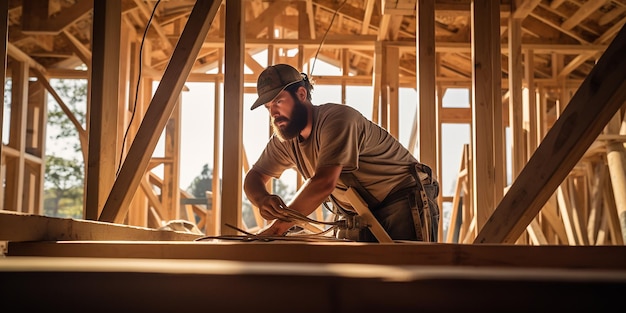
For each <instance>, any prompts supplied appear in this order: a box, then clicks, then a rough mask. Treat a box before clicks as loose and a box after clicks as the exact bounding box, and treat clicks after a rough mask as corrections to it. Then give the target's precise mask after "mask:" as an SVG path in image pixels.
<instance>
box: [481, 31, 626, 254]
mask: <svg viewBox="0 0 626 313" xmlns="http://www.w3.org/2000/svg"><path fill="white" fill-rule="evenodd" d="M624 55H626V28H622V30H621V31H620V33H619V34H618V35H617V36H616V37H615V39H614V40H613V42H612V43H611V45H609V48H607V50H606V51H605V52H604V54H603V55H602V57H601V58H600V60H598V63H597V64H596V65H595V66H594V68H593V69H592V71H591V73H590V74H589V75H588V76H587V78H586V79H585V81H584V82H583V84H582V85H581V86H580V88H579V89H578V91H577V92H576V94H575V95H574V97H573V98H572V100H571V101H570V103H569V104H568V106H567V107H566V108H565V110H564V111H563V114H562V115H561V117H560V118H559V119H558V120H557V121H556V123H555V124H554V125H553V126H552V128H551V129H550V131H549V132H548V134H547V135H546V136H545V138H544V140H543V141H542V143H541V145H539V147H538V148H537V150H536V151H535V153H534V154H533V156H532V158H531V159H530V160H529V161H528V164H527V165H526V167H525V168H524V170H522V172H521V173H520V176H519V177H518V180H517V181H516V182H514V183H513V185H512V186H511V189H510V190H509V192H507V194H506V195H505V197H504V198H503V199H502V201H501V202H500V203H499V205H498V207H497V208H496V211H495V212H494V214H493V215H492V216H491V218H490V219H489V221H488V222H487V224H486V225H485V228H484V229H483V230H482V231H481V233H480V234H479V236H478V237H477V238H476V240H475V243H487V242H511V241H515V240H516V239H517V238H518V237H519V235H520V234H521V232H522V231H523V230H524V229H525V228H526V226H528V224H529V223H530V221H531V220H532V219H533V218H534V217H535V216H536V215H537V213H538V212H539V210H540V209H541V207H542V206H543V205H544V204H545V202H546V200H547V199H548V198H549V197H550V195H551V194H552V193H553V192H554V191H555V190H556V188H557V187H558V185H559V184H560V183H561V182H562V181H563V179H564V178H565V177H566V176H567V175H568V173H569V172H570V171H571V169H572V168H573V167H574V165H575V164H576V163H577V162H578V161H579V160H580V158H581V157H582V156H583V154H584V153H585V151H586V150H587V148H589V146H590V145H591V143H592V142H593V141H594V140H595V138H597V136H598V135H599V134H600V132H601V131H602V128H603V127H604V126H605V125H606V124H607V123H608V121H609V120H610V119H611V118H612V117H613V116H614V115H615V113H616V112H617V111H618V110H619V109H620V108H621V106H622V105H623V103H624V101H625V100H626V60H625V59H624V58H623V56H624ZM589 103H594V104H595V105H593V106H590V105H588V104H589ZM487 225H488V226H487Z"/></svg>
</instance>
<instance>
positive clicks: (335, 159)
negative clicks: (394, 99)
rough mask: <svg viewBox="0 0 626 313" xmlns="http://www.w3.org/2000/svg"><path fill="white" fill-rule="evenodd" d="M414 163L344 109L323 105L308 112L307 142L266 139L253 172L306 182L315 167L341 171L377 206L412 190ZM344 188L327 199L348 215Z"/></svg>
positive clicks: (389, 139)
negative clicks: (290, 172) (291, 172)
mask: <svg viewBox="0 0 626 313" xmlns="http://www.w3.org/2000/svg"><path fill="white" fill-rule="evenodd" d="M414 163H417V160H416V159H415V157H413V156H412V155H411V153H410V152H409V151H408V150H407V149H406V148H405V147H404V146H402V145H401V144H400V142H398V141H397V140H396V139H395V138H394V137H393V136H391V134H389V133H388V132H387V131H386V130H385V129H383V128H381V127H380V126H378V125H376V124H374V123H372V122H371V121H370V120H368V119H366V118H365V117H364V116H363V115H362V114H361V113H360V112H359V111H357V110H355V109H354V108H352V107H350V106H346V105H341V104H333V103H328V104H323V105H314V106H313V127H312V130H311V135H310V136H309V138H307V140H304V141H302V142H300V141H299V140H298V138H294V139H292V140H287V141H282V140H280V139H279V138H278V136H276V135H273V136H271V137H270V139H269V142H268V143H267V146H266V147H265V150H264V151H263V153H262V154H261V156H260V157H259V159H258V160H257V162H256V163H255V164H254V165H253V168H254V169H255V170H257V171H259V172H261V173H263V174H266V175H269V176H272V177H275V178H279V177H280V176H281V175H282V173H283V171H285V170H286V169H290V168H293V169H295V170H297V171H298V172H299V173H300V174H301V175H302V176H303V177H304V178H306V179H309V178H311V177H312V176H313V175H314V174H315V169H316V168H318V167H323V166H328V165H341V166H343V170H342V172H352V173H353V174H354V176H355V177H356V178H357V180H358V181H359V182H360V183H361V185H363V187H365V188H366V189H367V190H368V191H369V192H370V193H371V194H372V195H373V196H374V197H376V199H377V200H378V201H382V200H383V199H384V198H385V197H386V196H387V195H388V194H390V193H391V192H392V191H395V190H399V189H402V188H405V187H409V186H411V185H412V184H413V182H414V181H415V180H414V178H413V176H412V175H411V171H410V170H409V166H410V165H411V164H414ZM347 187H349V186H346V184H345V183H344V182H343V181H341V178H340V179H339V182H338V183H337V187H336V188H335V190H334V191H333V196H334V197H335V198H336V199H337V200H338V201H339V202H340V203H341V204H342V206H343V207H344V208H348V209H351V207H350V205H349V202H348V200H347V199H346V198H345V197H344V193H345V191H346V190H347Z"/></svg>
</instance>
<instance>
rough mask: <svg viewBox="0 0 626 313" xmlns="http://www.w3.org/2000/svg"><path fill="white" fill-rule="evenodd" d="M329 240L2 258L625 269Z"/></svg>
mask: <svg viewBox="0 0 626 313" xmlns="http://www.w3.org/2000/svg"><path fill="white" fill-rule="evenodd" d="M229 238H232V237H229ZM292 238H293V237H292ZM331 239H332V238H328V240H313V239H311V240H307V239H306V238H305V239H304V240H302V239H300V240H298V238H293V239H291V240H290V238H289V237H281V238H280V239H276V240H274V241H270V242H263V241H257V242H250V241H237V240H232V239H231V240H228V239H225V240H221V241H220V240H219V239H215V238H213V239H211V240H207V241H194V242H182V241H177V242H138V241H132V242H130V241H126V242H121V241H63V242H9V247H8V256H49V257H88V258H129V257H132V258H162V259H204V260H209V259H211V260H228V261H245V262H290V263H359V264H380V265H422V266H424V265H435V266H498V267H542V268H569V269H576V268H578V269H583V268H586V269H621V270H624V269H626V246H522V245H471V244H465V245H462V244H424V243H415V242H398V243H392V244H378V243H376V244H363V243H356V242H354V243H353V242H344V241H333V240H331Z"/></svg>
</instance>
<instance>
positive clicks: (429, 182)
mask: <svg viewBox="0 0 626 313" xmlns="http://www.w3.org/2000/svg"><path fill="white" fill-rule="evenodd" d="M312 89H313V86H312V85H311V83H310V81H309V79H308V78H307V76H306V74H304V73H300V72H299V71H298V70H296V69H295V68H293V67H292V66H290V65H287V64H276V65H273V66H269V67H267V68H266V69H265V70H264V71H263V72H262V73H261V75H259V77H258V80H257V93H258V96H259V98H258V99H257V100H256V101H255V102H254V104H253V105H252V107H251V108H250V109H251V110H254V109H255V108H257V107H259V106H262V105H263V106H265V108H266V109H267V110H268V111H269V113H270V117H271V124H272V127H273V129H274V135H273V136H271V138H270V139H269V142H268V143H267V145H266V147H265V150H264V151H263V153H262V154H261V156H260V157H259V159H258V160H257V162H256V163H255V164H254V165H253V167H252V168H251V169H250V171H249V172H248V173H247V174H246V177H245V180H244V191H245V193H246V196H247V197H248V199H249V200H250V201H251V202H252V203H253V204H254V205H255V206H256V207H258V208H259V211H260V214H261V216H262V217H263V218H265V219H266V220H269V221H273V222H272V224H271V225H270V226H269V227H267V228H266V229H264V230H263V231H262V232H261V233H260V234H259V235H267V236H277V235H284V234H286V233H287V232H288V230H289V229H290V228H291V227H292V226H293V225H294V221H293V220H291V219H290V218H289V214H288V213H289V212H288V211H287V210H286V209H285V208H289V209H291V210H296V211H298V212H299V213H302V214H303V215H305V216H308V215H309V214H310V213H312V212H313V211H315V209H317V208H318V207H319V206H320V205H321V204H322V203H323V202H325V201H327V200H328V199H329V197H330V199H331V200H332V202H333V205H334V206H335V207H337V210H336V211H337V213H339V214H340V215H342V216H343V217H344V218H345V217H346V216H349V215H354V214H356V213H355V210H354V209H353V208H352V206H351V204H350V202H349V201H348V200H347V199H346V198H345V191H346V190H347V189H348V188H350V187H351V188H353V189H354V190H355V191H357V192H358V194H359V195H360V196H361V197H362V198H363V199H364V200H365V201H366V202H367V203H368V207H369V209H370V210H371V211H372V213H373V215H374V216H375V217H376V219H377V220H378V221H379V222H380V224H381V226H382V227H383V228H384V229H385V231H386V232H387V233H388V234H389V236H390V237H391V238H392V239H393V240H420V241H436V239H437V227H438V221H439V208H438V206H437V203H436V201H435V199H436V197H437V195H438V193H439V185H438V182H437V181H436V180H435V179H434V178H433V177H432V172H431V170H430V168H429V167H428V166H425V165H423V164H420V163H419V162H418V161H417V160H416V159H415V158H414V157H413V156H412V155H411V153H410V152H409V151H408V150H407V149H406V148H404V147H403V146H402V145H401V144H400V143H399V142H398V141H397V140H396V139H395V138H394V137H393V136H391V135H390V134H389V133H388V132H387V131H386V130H385V129H383V128H381V127H380V126H378V125H376V124H374V123H372V122H371V121H369V120H368V119H366V118H365V117H364V116H363V115H362V114H361V113H359V112H358V111H357V110H355V109H354V108H352V107H350V106H346V105H341V104H323V105H313V104H312V103H311V91H312ZM290 168H295V169H296V170H297V171H298V172H299V173H300V174H301V175H302V176H303V177H304V178H306V179H307V180H306V182H305V183H304V184H303V186H302V187H301V188H300V189H299V190H298V192H297V193H296V195H295V197H294V198H293V200H292V201H291V202H290V203H289V204H288V205H287V204H285V203H284V202H283V200H282V199H281V198H280V197H279V196H277V195H274V194H270V193H269V192H268V191H267V189H266V188H265V186H266V183H267V182H268V181H269V179H270V178H272V177H275V178H279V177H280V176H281V174H282V173H283V171H285V170H286V169H290ZM424 207H426V208H427V210H424V209H423V208H424ZM424 212H425V213H426V214H424ZM338 237H340V238H344V239H349V240H354V241H369V242H375V241H377V240H376V238H375V237H374V236H373V235H372V233H371V232H370V231H369V229H367V228H365V229H346V230H342V231H340V232H339V235H338Z"/></svg>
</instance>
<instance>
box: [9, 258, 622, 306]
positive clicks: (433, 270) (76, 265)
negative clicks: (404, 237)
mask: <svg viewBox="0 0 626 313" xmlns="http://www.w3.org/2000/svg"><path fill="white" fill-rule="evenodd" d="M305 253H306V252H305ZM625 276H626V275H625V274H624V273H623V271H617V270H612V271H593V270H575V271H555V270H552V269H539V268H529V269H518V268H516V269H511V268H497V267H487V268H462V267H451V266H440V267H430V266H381V265H372V264H288V265H286V264H284V263H277V262H276V263H245V262H233V261H231V262H224V261H214V260H136V259H100V260H97V259H89V258H32V257H30V258H27V257H14V258H7V259H6V260H2V262H0V280H2V282H3V284H1V285H0V293H1V294H2V297H3V299H4V300H5V303H6V305H19V306H20V309H21V310H23V311H25V312H43V311H46V310H49V311H64V312H81V311H84V310H85V308H88V307H96V305H94V304H97V308H95V309H92V311H102V312H115V311H119V310H120V308H124V310H127V311H132V312H138V311H148V312H157V311H164V312H176V311H180V308H181V306H184V307H188V308H203V307H207V306H210V308H211V311H215V312H254V311H259V307H260V306H269V307H272V308H274V309H273V311H276V312H288V311H289V310H293V308H305V309H300V310H301V311H306V312H334V311H340V312H346V313H357V312H370V311H375V312H382V311H385V312H415V311H418V312H428V311H444V312H464V311H469V312H478V311H484V310H485V299H484V295H485V294H488V295H490V297H489V298H490V299H489V309H490V310H493V311H496V312H508V311H520V312H535V311H559V310H564V311H600V312H609V311H611V308H615V307H617V306H619V305H620V304H622V297H621V295H623V290H624V288H625V287H626V277H625ZM34 281H36V282H37V287H38V288H41V289H42V290H54V291H55V292H50V293H42V295H38V297H37V300H36V301H34V300H33V299H32V294H31V293H32V288H33V282H34ZM94 290H96V291H97V292H94ZM234 291H237V292H234ZM524 294H531V295H532V297H533V301H519V295H524ZM242 295H245V301H244V300H242ZM276 295H280V297H277V296H276ZM69 298H72V301H68V300H67V299H69ZM103 299H106V301H103ZM451 299H453V300H451ZM572 299H575V301H574V300H572Z"/></svg>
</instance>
